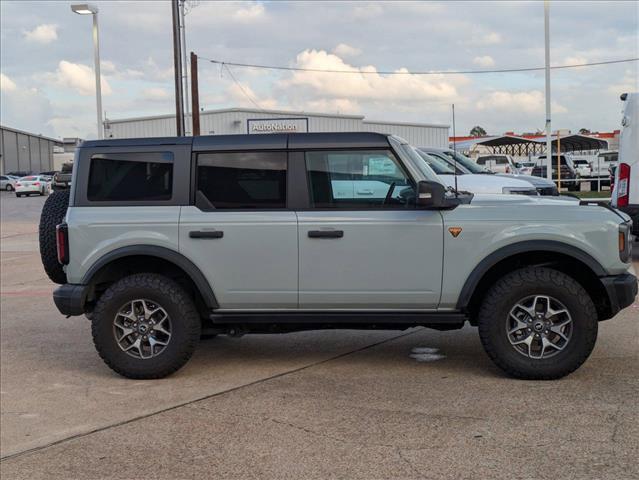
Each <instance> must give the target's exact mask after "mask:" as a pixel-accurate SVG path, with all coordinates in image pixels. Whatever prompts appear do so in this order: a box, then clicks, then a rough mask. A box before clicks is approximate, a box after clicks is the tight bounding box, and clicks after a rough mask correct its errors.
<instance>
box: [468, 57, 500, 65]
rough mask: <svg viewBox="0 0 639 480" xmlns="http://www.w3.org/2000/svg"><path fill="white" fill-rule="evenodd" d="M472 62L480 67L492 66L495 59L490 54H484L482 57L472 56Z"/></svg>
mask: <svg viewBox="0 0 639 480" xmlns="http://www.w3.org/2000/svg"><path fill="white" fill-rule="evenodd" d="M473 63H474V64H475V65H479V66H480V67H494V66H495V60H493V57H491V56H490V55H484V56H483V57H475V58H473Z"/></svg>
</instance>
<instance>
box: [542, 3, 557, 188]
mask: <svg viewBox="0 0 639 480" xmlns="http://www.w3.org/2000/svg"><path fill="white" fill-rule="evenodd" d="M544 53H545V61H546V69H545V70H546V165H547V166H546V178H547V179H548V180H552V131H551V128H552V127H551V124H550V0H545V1H544ZM557 175H559V172H558V173H557Z"/></svg>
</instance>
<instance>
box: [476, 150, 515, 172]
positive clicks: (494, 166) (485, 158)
mask: <svg viewBox="0 0 639 480" xmlns="http://www.w3.org/2000/svg"><path fill="white" fill-rule="evenodd" d="M477 165H481V166H482V167H486V168H487V169H488V170H490V171H491V172H494V173H519V168H518V164H517V162H515V161H514V160H513V157H511V156H510V155H495V154H491V155H480V156H479V157H477Z"/></svg>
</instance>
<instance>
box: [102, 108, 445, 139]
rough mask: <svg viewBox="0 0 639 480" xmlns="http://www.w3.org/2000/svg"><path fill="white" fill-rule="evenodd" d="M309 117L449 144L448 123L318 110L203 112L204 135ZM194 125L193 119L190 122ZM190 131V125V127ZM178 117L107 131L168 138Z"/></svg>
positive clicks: (315, 128) (326, 128)
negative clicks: (253, 122) (372, 118)
mask: <svg viewBox="0 0 639 480" xmlns="http://www.w3.org/2000/svg"><path fill="white" fill-rule="evenodd" d="M285 118H288V119H292V118H305V119H308V131H309V132H362V131H365V132H380V133H390V134H394V135H398V136H400V137H402V138H404V139H406V140H407V141H408V142H410V143H411V144H413V145H416V146H431V147H442V148H445V147H448V126H445V125H428V124H424V125H420V124H414V123H413V124H411V123H394V122H369V121H365V120H364V117H363V116H361V115H330V114H318V113H303V112H288V111H280V110H271V111H268V110H267V111H261V110H252V109H235V108H232V109H224V110H217V111H209V112H203V113H202V114H201V115H200V132H201V134H202V135H227V134H245V133H248V132H247V120H249V119H252V120H259V119H285ZM187 123H189V124H190V119H189V121H187ZM187 130H188V131H190V128H189V127H187ZM175 131H176V130H175V117H174V116H172V115H162V116H157V117H144V118H130V119H122V120H110V121H109V122H108V127H107V130H106V136H107V137H108V138H135V137H165V136H174V135H175Z"/></svg>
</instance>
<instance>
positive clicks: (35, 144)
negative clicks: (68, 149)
mask: <svg viewBox="0 0 639 480" xmlns="http://www.w3.org/2000/svg"><path fill="white" fill-rule="evenodd" d="M54 145H61V142H58V141H57V140H55V139H53V138H48V137H42V136H39V135H33V134H30V133H27V132H22V131H20V130H15V129H13V128H8V127H0V155H1V156H0V173H3V174H4V173H7V172H16V171H26V172H33V173H40V172H48V171H51V170H53V147H54Z"/></svg>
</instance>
